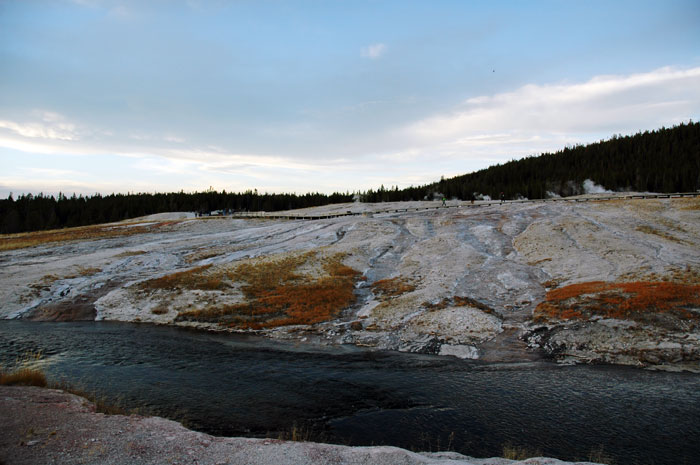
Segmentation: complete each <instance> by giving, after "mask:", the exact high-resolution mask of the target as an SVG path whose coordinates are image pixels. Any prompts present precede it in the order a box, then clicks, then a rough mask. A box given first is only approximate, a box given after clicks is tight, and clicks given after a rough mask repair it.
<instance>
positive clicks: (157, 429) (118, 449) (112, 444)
mask: <svg viewBox="0 0 700 465" xmlns="http://www.w3.org/2000/svg"><path fill="white" fill-rule="evenodd" d="M0 418H2V426H1V427H0V428H1V432H2V434H0V463H3V464H7V465H15V464H32V465H34V464H51V463H56V464H78V463H80V464H111V465H120V464H134V463H139V464H200V465H204V464H212V465H213V464H222V465H223V464H231V465H234V464H235V465H248V464H249V465H286V464H290V465H291V464H294V465H304V464H314V465H323V464H334V465H344V464H347V465H355V464H357V465H360V464H363V465H382V464H386V465H394V464H405V465H414V464H415V465H429V464H432V465H448V464H455V465H457V464H461V465H507V464H512V465H525V464H528V465H567V464H570V463H571V462H562V461H560V460H556V459H550V458H532V459H528V460H525V461H514V460H507V459H501V458H490V459H475V458H471V457H466V456H464V455H460V454H457V453H453V452H448V453H433V454H417V453H413V452H409V451H407V450H404V449H399V448H396V447H346V446H336V445H330V444H316V443H309V442H285V441H278V440H272V439H245V438H221V437H213V436H209V435H207V434H203V433H197V432H194V431H190V430H188V429H186V428H184V427H183V426H182V425H180V424H179V423H176V422H173V421H170V420H166V419H163V418H158V417H141V416H135V415H132V416H122V415H104V414H101V413H94V405H92V404H90V403H89V402H88V401H86V400H85V399H83V398H82V397H78V396H75V395H72V394H68V393H65V392H63V391H58V390H51V389H43V388H36V387H8V386H0ZM577 463H578V464H583V462H577ZM586 463H589V462H586Z"/></svg>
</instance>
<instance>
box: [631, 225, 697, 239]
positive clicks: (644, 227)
mask: <svg viewBox="0 0 700 465" xmlns="http://www.w3.org/2000/svg"><path fill="white" fill-rule="evenodd" d="M636 230H637V231H639V232H643V233H644V234H651V235H654V236H658V237H661V238H663V239H666V240H668V241H672V242H679V243H681V242H685V241H683V240H681V239H678V238H677V237H676V236H674V235H673V234H671V233H668V232H666V231H661V230H660V229H657V228H655V227H653V226H649V225H641V226H637V228H636Z"/></svg>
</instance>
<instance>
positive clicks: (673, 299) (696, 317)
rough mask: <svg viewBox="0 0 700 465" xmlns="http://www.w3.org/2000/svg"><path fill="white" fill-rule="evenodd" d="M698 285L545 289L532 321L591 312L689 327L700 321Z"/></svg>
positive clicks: (659, 283)
mask: <svg viewBox="0 0 700 465" xmlns="http://www.w3.org/2000/svg"><path fill="white" fill-rule="evenodd" d="M698 307H700V285H698V284H684V283H676V282H664V281H657V282H645V281H637V282H628V283H616V282H603V281H591V282H585V283H578V284H571V285H569V286H564V287H562V288H559V289H553V290H550V291H549V292H547V296H546V298H545V300H544V302H542V303H540V304H539V305H538V306H537V308H536V309H535V312H534V315H533V316H534V319H535V321H540V322H544V321H551V320H588V319H590V318H592V317H594V316H598V317H603V318H617V319H624V320H632V321H636V322H639V323H651V324H655V325H660V326H666V327H670V328H672V329H683V330H689V329H692V328H694V327H695V325H696V324H697V323H698V322H700V313H699V312H698V311H697V310H695V311H693V310H692V309H693V308H695V309H697V308H698Z"/></svg>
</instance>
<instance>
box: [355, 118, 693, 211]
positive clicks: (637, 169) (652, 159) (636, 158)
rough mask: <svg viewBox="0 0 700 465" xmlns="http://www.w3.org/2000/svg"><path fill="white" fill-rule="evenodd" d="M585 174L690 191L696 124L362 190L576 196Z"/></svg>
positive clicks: (376, 194) (634, 187)
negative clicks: (417, 183)
mask: <svg viewBox="0 0 700 465" xmlns="http://www.w3.org/2000/svg"><path fill="white" fill-rule="evenodd" d="M586 179H590V180H592V181H594V182H595V183H596V184H599V185H602V186H603V187H605V188H606V189H609V190H613V191H638V192H647V191H648V192H692V191H696V190H698V189H700V123H693V122H692V121H691V122H689V123H687V124H681V125H679V126H674V127H672V128H662V129H659V130H656V131H651V132H649V131H647V132H643V133H638V134H635V135H633V136H624V137H621V136H616V137H613V138H612V139H610V140H606V141H601V142H597V143H594V144H589V145H579V146H575V147H567V148H565V149H563V150H560V151H558V152H556V153H546V154H542V155H540V156H532V157H528V158H524V159H522V160H517V161H510V162H508V163H505V164H503V165H495V166H492V167H490V168H486V169H483V170H481V171H477V172H474V173H470V174H465V175H462V176H457V177H454V178H450V179H443V180H441V181H440V182H436V183H433V184H429V185H426V186H421V187H410V188H407V189H403V190H399V189H393V190H386V189H384V188H381V189H379V190H377V191H373V190H371V191H368V192H365V193H364V195H363V196H362V200H363V201H367V202H379V201H397V200H420V199H423V198H425V197H426V196H427V197H431V196H432V195H433V194H436V193H439V194H440V195H444V196H445V197H447V198H458V199H462V200H469V199H471V198H472V195H488V196H490V197H491V198H494V199H495V198H498V197H499V195H500V193H501V192H503V193H504V194H505V196H506V198H509V199H515V198H520V197H526V198H529V199H541V198H546V197H548V196H552V195H553V194H555V195H560V196H568V195H576V194H580V193H582V192H583V188H582V184H583V181H585V180H586Z"/></svg>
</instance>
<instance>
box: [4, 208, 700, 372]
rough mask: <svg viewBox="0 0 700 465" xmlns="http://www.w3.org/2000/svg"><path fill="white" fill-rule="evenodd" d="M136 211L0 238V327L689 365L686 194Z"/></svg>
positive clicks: (692, 351) (691, 284) (699, 236)
mask: <svg viewBox="0 0 700 465" xmlns="http://www.w3.org/2000/svg"><path fill="white" fill-rule="evenodd" d="M348 212H351V213H353V214H354V215H351V216H339V217H330V218H323V219H315V220H303V219H294V218H291V219H286V218H240V217H235V216H234V217H230V216H229V217H211V218H194V217H193V215H192V214H187V213H172V214H160V215H153V216H150V217H147V218H142V219H138V220H130V221H128V222H123V223H115V224H109V225H100V226H91V227H84V228H76V229H67V230H59V231H51V232H40V233H31V234H21V235H12V236H5V237H3V238H2V239H0V250H2V251H1V252H0V264H1V265H2V266H1V267H0V301H2V305H1V308H0V318H25V319H33V320H55V321H71V320H111V321H131V322H141V323H156V324H168V325H181V326H189V327H200V328H204V329H211V330H220V331H243V332H255V333H259V334H263V335H266V336H269V337H272V338H281V339H294V340H299V341H305V342H308V343H316V344H319V343H321V344H356V345H361V346H368V347H374V348H377V349H389V350H398V351H405V352H419V353H430V354H439V355H446V356H456V357H460V358H469V359H482V360H485V361H518V360H534V359H538V358H542V357H548V358H553V359H555V360H557V361H559V362H562V363H617V364H627V365H639V366H645V367H651V368H662V369H674V370H679V369H685V370H692V371H700V324H699V323H700V198H697V197H696V198H664V199H615V200H605V201H587V202H564V201H560V202H547V203H516V202H514V203H509V202H506V203H505V204H503V205H500V204H484V203H479V202H477V203H476V204H469V203H456V202H452V203H448V208H444V207H440V204H439V203H438V202H408V203H407V202H402V203H395V204H386V203H384V204H360V203H352V204H341V205H332V206H326V207H319V208H314V209H306V210H297V211H293V212H286V213H284V214H283V215H290V216H292V215H296V216H300V215H306V216H319V215H324V214H333V213H348Z"/></svg>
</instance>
